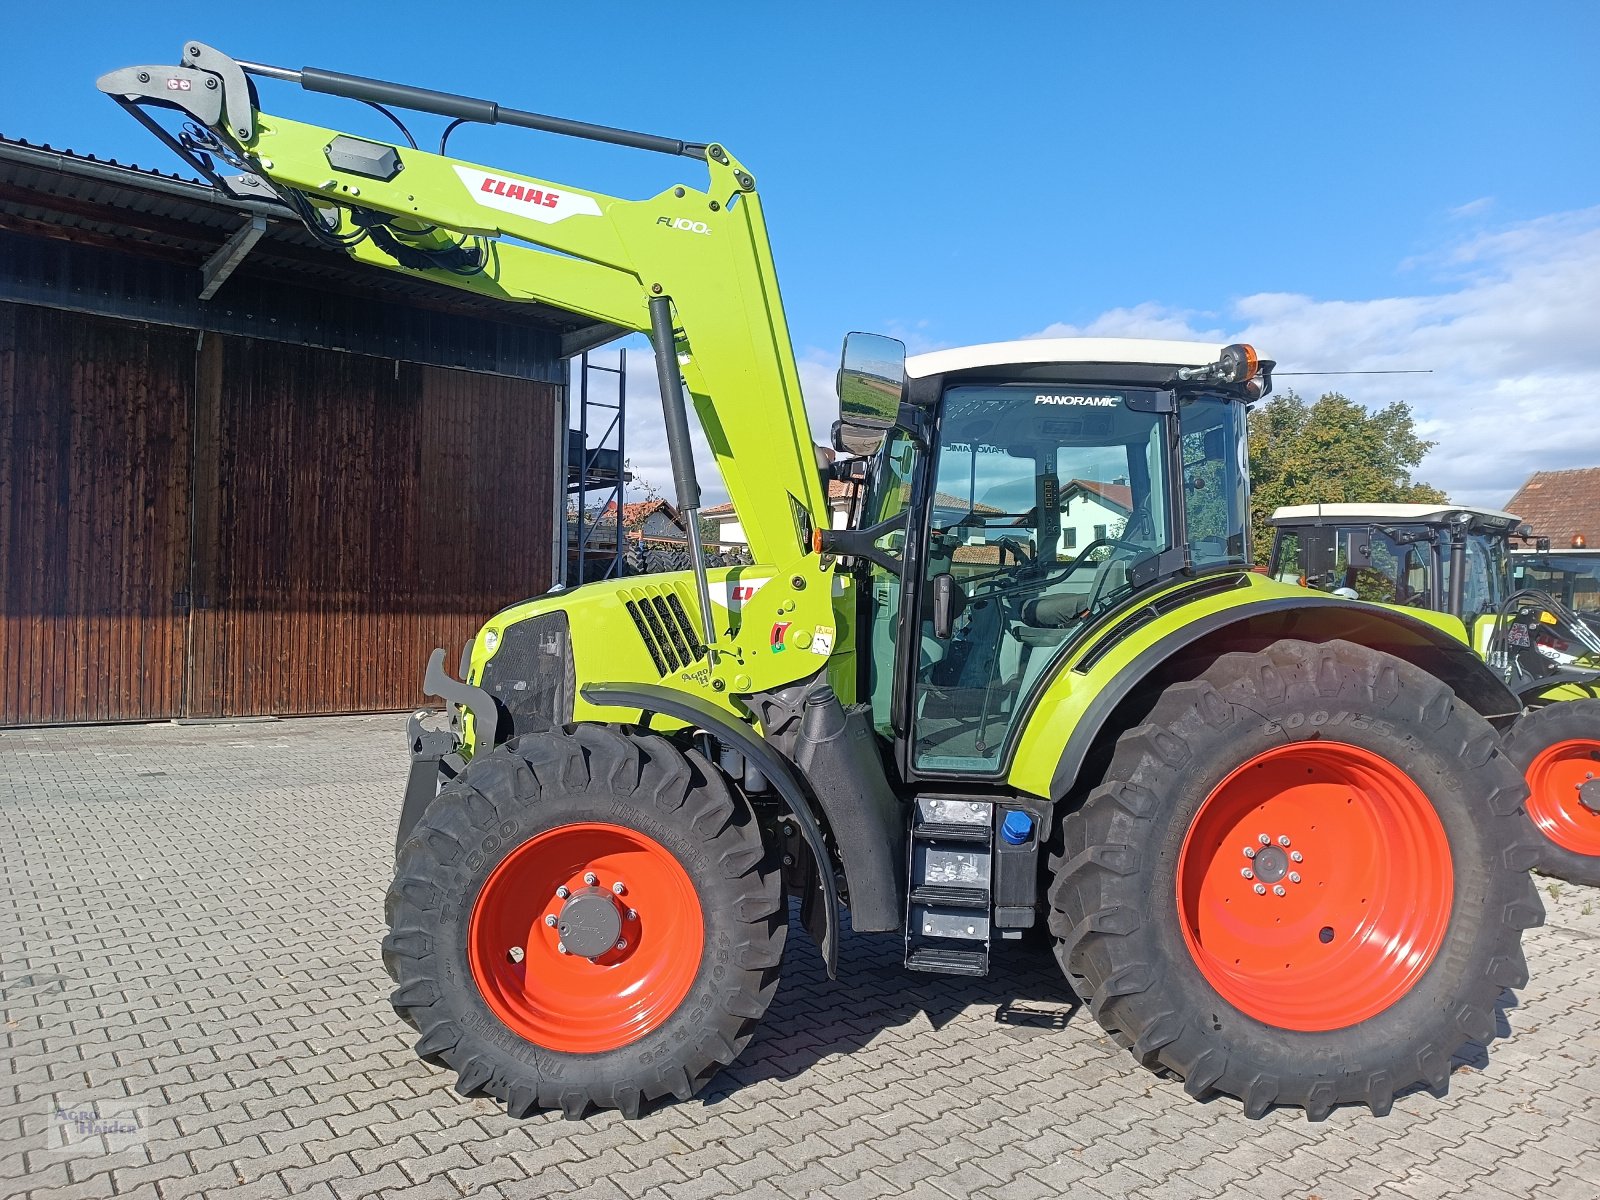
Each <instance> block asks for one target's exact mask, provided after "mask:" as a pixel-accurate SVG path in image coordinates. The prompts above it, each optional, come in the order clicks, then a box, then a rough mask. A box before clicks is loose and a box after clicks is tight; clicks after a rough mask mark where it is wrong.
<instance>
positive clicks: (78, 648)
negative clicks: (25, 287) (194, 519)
mask: <svg viewBox="0 0 1600 1200" xmlns="http://www.w3.org/2000/svg"><path fill="white" fill-rule="evenodd" d="M194 344H195V335H194V334H193V333H186V332H182V331H178V330H170V329H165V328H162V327H158V326H151V325H144V324H139V323H136V322H130V321H115V320H109V319H105V318H101V317H91V316H84V315H81V314H78V313H71V312H63V311H60V310H57V309H50V308H39V307H35V306H32V305H20V304H10V303H0V724H8V725H29V724H41V723H46V722H72V721H108V720H110V721H125V720H143V719H159V718H164V717H170V716H173V715H175V714H176V713H177V712H178V711H179V710H180V707H181V705H182V695H183V672H184V658H185V641H186V634H187V617H186V615H185V603H186V597H185V596H184V592H185V591H186V589H187V587H188V573H189V567H188V564H189V518H188V502H189V464H190V441H191V430H190V423H189V420H190V412H191V405H192V400H193V391H194Z"/></svg>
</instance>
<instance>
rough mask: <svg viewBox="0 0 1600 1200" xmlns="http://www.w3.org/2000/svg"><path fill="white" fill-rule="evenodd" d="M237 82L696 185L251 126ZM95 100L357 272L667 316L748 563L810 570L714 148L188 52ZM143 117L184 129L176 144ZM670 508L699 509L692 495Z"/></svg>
mask: <svg viewBox="0 0 1600 1200" xmlns="http://www.w3.org/2000/svg"><path fill="white" fill-rule="evenodd" d="M251 76H257V77H260V76H266V77H273V78H277V79H281V80H285V81H288V82H296V83H299V84H300V85H301V86H302V87H305V88H306V89H307V90H310V91H318V92H324V93H329V94H335V95H342V96H347V97H350V98H353V99H357V100H366V101H368V102H369V103H383V104H387V105H393V106H399V107H406V108H412V109H416V110H418V111H426V112H433V113H440V114H443V115H446V116H453V117H455V118H457V119H458V120H470V121H482V122H485V123H492V124H493V123H498V124H517V125H521V126H525V127H530V128H535V129H542V130H545V131H548V132H554V133H559V134H567V135H570V136H576V137H583V138H589V139H591V140H599V141H607V142H613V143H617V144H621V145H627V146H632V147H635V148H639V149H645V150H656V151H662V152H666V153H673V154H679V155H682V156H684V157H689V158H696V159H703V160H704V162H705V165H706V167H707V170H708V176H709V178H708V181H707V183H706V185H705V186H704V187H703V188H698V189H697V188H694V187H691V186H689V185H687V184H679V185H676V186H673V187H670V188H668V189H667V190H666V191H664V192H662V193H660V194H659V195H657V196H654V197H651V198H650V199H646V200H625V199H620V198H618V197H614V196H608V195H604V194H602V193H599V192H594V191H589V190H586V189H583V188H578V187H570V186H568V185H566V184H562V183H557V182H553V181H549V180H545V179H541V178H538V177H536V176H532V175H529V174H525V173H522V172H516V171H510V170H506V169H502V168H498V167H490V166H484V165H480V164H475V163H470V162H465V161H463V160H460V159H456V158H452V157H450V156H449V155H446V154H436V153H431V152H429V151H425V150H420V149H417V148H415V147H413V146H410V145H407V144H395V143H390V142H384V141H381V140H377V139H372V138H368V137H364V136H363V137H356V136H354V135H350V134H345V133H341V132H340V131H338V130H333V129H326V128H322V127H320V126H316V125H308V124H305V123H302V122H299V121H294V120H290V119H287V118H284V117H280V116H277V115H275V114H273V113H269V112H265V111H263V110H262V109H261V108H260V107H259V105H258V102H257V94H256V89H255V87H254V86H253V84H252V82H251V78H250V77H251ZM99 87H100V89H101V90H102V91H104V92H106V93H108V94H110V95H111V96H113V97H114V98H116V99H117V100H118V101H119V102H120V103H122V104H123V105H124V106H125V107H127V108H128V109H130V111H132V112H133V113H134V115H135V116H137V117H139V119H140V120H141V121H143V123H145V124H146V125H147V126H149V127H150V128H151V129H152V130H153V131H154V132H156V133H157V134H158V135H159V136H162V137H163V140H165V141H167V143H168V144H169V145H170V146H172V147H173V148H174V149H175V150H177V151H178V152H179V153H180V154H183V155H184V156H185V157H186V158H188V159H189V160H190V162H191V163H193V164H194V165H195V166H196V168H197V169H199V170H201V171H202V172H204V173H206V174H208V175H210V176H211V177H212V178H213V179H214V180H216V181H217V182H219V183H222V184H224V185H225V181H224V180H223V179H222V178H221V176H220V174H219V173H218V170H217V168H216V165H215V162H216V161H217V160H220V161H221V162H225V163H229V164H231V165H233V166H235V167H237V168H239V169H242V170H245V171H248V172H250V173H253V174H256V175H258V176H260V177H261V178H262V179H263V180H265V181H267V182H268V183H269V184H270V185H271V186H272V187H273V189H274V190H275V191H276V192H277V193H278V195H279V197H280V198H281V199H282V200H283V201H284V203H285V205H286V208H287V210H288V212H286V215H289V214H290V213H292V214H293V215H294V216H297V217H298V218H300V219H302V220H303V221H305V223H306V224H307V226H308V227H309V228H311V230H312V232H313V233H314V234H315V235H316V236H317V237H318V238H319V240H321V241H323V242H325V243H326V244H329V245H331V246H334V247H336V248H339V249H342V250H344V251H345V252H346V253H348V254H349V255H350V256H351V257H352V258H355V259H357V260H359V261H361V262H365V263H370V264H371V265H373V266H378V267H383V268H385V269H387V270H393V271H397V272H401V273H403V274H407V275H411V276H422V277H426V278H429V279H432V280H434V281H436V282H438V283H442V284H445V285H447V286H450V287H454V288H460V289H463V290H466V291H471V292H476V293H479V294H482V295H487V296H493V297H496V298H499V299H503V300H509V301H524V302H539V303H543V304H547V305H550V306H553V307H556V308H561V309H564V310H566V311H568V312H572V313H576V314H580V315H582V316H585V317H589V318H592V319H594V320H597V321H604V322H608V323H611V324H614V325H617V326H619V327H622V328H624V329H630V330H634V331H637V332H641V333H646V334H650V333H652V314H651V301H652V300H654V301H656V303H657V306H659V305H660V301H661V300H662V299H663V298H664V299H666V300H669V301H670V305H671V308H670V312H671V324H672V326H673V338H674V341H675V346H674V347H671V348H670V350H672V351H675V353H676V357H677V363H678V368H679V370H680V371H681V374H682V376H683V379H684V382H685V383H687V385H688V388H689V392H690V396H691V398H692V400H693V404H694V407H695V412H696V414H697V416H698V417H699V420H700V423H701V427H702V428H703V430H704V432H705V435H706V439H707V442H708V443H709V445H710V447H711V451H712V453H713V455H714V456H715V458H716V461H717V466H718V468H719V469H720V470H721V472H722V476H723V479H724V481H725V482H726V484H727V487H728V491H729V494H730V496H731V498H732V500H733V502H734V505H735V507H736V509H737V511H738V513H739V518H740V520H741V522H742V523H743V525H744V529H745V531H746V535H747V537H748V540H749V543H750V547H751V551H752V553H753V554H754V555H755V556H756V559H757V561H764V562H770V563H774V564H778V565H782V564H786V563H790V562H793V561H794V560H796V559H798V558H800V557H803V556H804V555H805V554H807V553H808V552H809V551H810V541H811V536H810V534H811V530H812V529H826V528H827V527H828V525H829V519H828V508H827V499H826V496H825V494H824V492H823V489H822V484H821V479H820V477H819V474H818V471H817V465H816V459H815V452H814V450H813V448H812V443H811V435H810V426H809V424H808V422H807V419H806V411H805V402H804V400H803V398H802V396H801V392H800V379H799V372H798V370H797V369H796V366H795V361H794V352H793V349H792V346H791V343H790V340H789V330H788V325H787V323H786V321H785V318H784V312H783V305H782V302H781V299H780V297H779V294H778V283H777V275H776V271H775V269H774V267H773V262H772V252H771V247H770V244H769V242H768V237H767V229H766V222H765V220H764V218H763V215H762V211H761V200H760V197H759V195H758V194H757V193H756V186H755V180H754V178H753V176H752V175H751V174H750V173H749V172H748V171H746V170H745V169H744V167H743V166H742V165H741V164H740V163H738V162H737V161H736V160H735V159H734V158H733V156H732V155H731V154H728V153H727V152H726V151H725V150H724V149H723V148H722V147H721V146H718V145H715V144H712V145H708V146H702V145H699V144H697V143H685V142H676V141H672V140H670V139H666V138H658V137H653V136H651V135H646V134H634V133H630V132H628V131H623V130H612V129H607V128H605V127H600V126H592V125H585V124H581V123H578V122H573V121H567V120H564V119H561V118H553V117H541V116H539V115H537V114H531V113H522V112H519V111H517V110H512V109H504V108H501V107H500V106H498V105H496V104H493V103H492V102H488V101H482V100H474V99H470V98H467V97H461V96H453V95H448V94H445V93H440V92H432V91H426V90H424V89H419V88H411V87H406V86H403V85H398V84H390V83H385V82H382V81H378V80H370V79H363V78H360V77H357V76H348V75H340V74H337V73H334V72H328V71H321V70H318V69H315V68H310V67H307V68H304V69H303V70H301V71H291V70H285V69H283V68H277V67H266V66H260V65H257V64H251V63H241V62H238V61H236V60H234V59H231V58H228V57H227V56H226V55H223V54H221V53H220V52H219V51H216V50H214V49H212V48H210V47H208V46H205V45H203V44H201V43H197V42H188V43H185V51H184V55H183V60H182V64H181V65H180V66H178V67H162V66H140V67H127V68H124V69H122V70H118V71H113V72H111V73H109V74H107V75H105V76H103V77H101V79H100V80H99ZM148 106H157V107H164V108H168V109H175V110H177V111H179V112H182V113H183V114H185V115H186V116H187V117H189V118H190V120H191V122H192V124H191V125H190V127H189V128H188V129H187V130H186V132H185V133H184V134H183V135H182V136H181V137H178V138H174V137H173V136H172V135H171V134H169V133H167V132H166V131H165V130H164V129H163V128H161V127H160V126H159V125H158V123H156V122H155V121H153V120H152V119H151V118H150V117H149V115H148V114H147V113H146V112H144V111H143V110H144V109H145V108H146V107H148ZM659 353H661V351H660V349H659V348H658V354H659ZM670 424H671V414H670V411H669V426H670ZM683 449H684V451H685V452H686V450H687V447H686V446H685V447H683ZM676 465H677V464H676V461H675V468H676ZM675 474H678V472H677V471H676V470H675ZM689 478H690V480H691V486H692V479H693V476H692V471H691V472H690V474H689ZM681 483H682V475H681V474H680V485H681ZM683 499H685V498H684V497H680V500H683ZM687 499H688V500H689V501H690V507H694V508H698V503H699V498H698V496H697V495H695V496H692V497H688V498H687ZM690 533H691V537H692V536H693V535H694V533H695V531H694V530H691V531H690Z"/></svg>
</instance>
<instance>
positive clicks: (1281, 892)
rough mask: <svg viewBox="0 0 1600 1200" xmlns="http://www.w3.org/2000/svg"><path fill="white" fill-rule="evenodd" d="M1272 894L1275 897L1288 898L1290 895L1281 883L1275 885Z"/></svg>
mask: <svg viewBox="0 0 1600 1200" xmlns="http://www.w3.org/2000/svg"><path fill="white" fill-rule="evenodd" d="M1272 894H1273V895H1274V896H1287V895H1288V894H1289V893H1288V891H1287V890H1286V889H1285V888H1284V886H1283V884H1281V883H1279V884H1274V885H1273V888H1272Z"/></svg>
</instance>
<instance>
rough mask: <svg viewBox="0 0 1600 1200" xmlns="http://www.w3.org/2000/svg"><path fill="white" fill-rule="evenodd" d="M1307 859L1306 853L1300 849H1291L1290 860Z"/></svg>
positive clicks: (1301, 860) (1302, 860)
mask: <svg viewBox="0 0 1600 1200" xmlns="http://www.w3.org/2000/svg"><path fill="white" fill-rule="evenodd" d="M1305 860H1306V856H1305V855H1304V854H1301V853H1300V851H1298V850H1291V851H1289V861H1290V862H1304V861H1305Z"/></svg>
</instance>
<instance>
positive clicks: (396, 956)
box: [383, 725, 787, 1118]
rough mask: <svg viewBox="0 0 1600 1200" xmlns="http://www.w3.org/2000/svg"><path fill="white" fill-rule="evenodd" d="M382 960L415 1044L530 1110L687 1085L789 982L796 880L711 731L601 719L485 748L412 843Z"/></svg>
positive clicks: (743, 1034) (683, 1089)
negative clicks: (790, 910) (703, 746)
mask: <svg viewBox="0 0 1600 1200" xmlns="http://www.w3.org/2000/svg"><path fill="white" fill-rule="evenodd" d="M385 908H386V915H387V917H388V922H389V935H388V937H386V938H385V939H384V944H383V957H384V964H385V966H386V967H387V968H388V970H389V974H390V976H391V977H392V978H393V979H394V981H395V983H396V984H397V985H398V986H397V987H396V989H395V991H394V994H393V996H392V998H391V999H392V1001H393V1004H394V1008H395V1011H396V1012H397V1013H398V1014H399V1015H400V1016H401V1017H402V1018H403V1019H404V1020H406V1021H407V1022H408V1023H410V1024H411V1025H412V1026H413V1027H414V1028H415V1029H417V1030H418V1032H419V1033H420V1034H421V1037H420V1039H419V1040H418V1042H417V1053H418V1054H420V1055H422V1056H423V1057H424V1058H426V1059H428V1060H429V1061H433V1062H439V1063H442V1064H443V1065H446V1066H448V1067H450V1068H451V1069H453V1070H454V1071H455V1072H456V1073H457V1076H458V1080H457V1084H456V1089H457V1090H458V1091H459V1092H461V1093H462V1094H463V1095H471V1094H475V1093H479V1092H482V1093H486V1094H488V1095H491V1096H494V1097H495V1098H497V1099H499V1100H501V1101H502V1102H504V1103H505V1105H506V1107H507V1110H508V1111H509V1112H510V1113H511V1115H512V1116H514V1117H521V1116H526V1115H528V1114H529V1113H532V1112H533V1111H535V1110H536V1109H541V1108H560V1109H561V1110H562V1111H563V1112H564V1113H565V1114H566V1115H567V1116H568V1117H573V1118H576V1117H580V1116H582V1115H583V1114H584V1113H585V1112H586V1111H587V1110H588V1109H589V1108H590V1107H591V1106H594V1107H600V1108H616V1109H620V1110H621V1111H622V1113H623V1115H624V1116H629V1117H632V1116H637V1115H638V1114H639V1112H640V1111H641V1109H642V1107H643V1106H644V1105H645V1104H647V1103H649V1102H650V1101H653V1100H655V1099H657V1098H659V1097H662V1096H666V1095H672V1096H675V1097H677V1098H679V1099H687V1098H688V1097H690V1096H691V1095H693V1094H694V1093H695V1091H697V1090H698V1089H699V1088H700V1087H701V1086H702V1085H703V1084H704V1083H705V1082H706V1081H707V1080H708V1079H710V1078H711V1076H713V1075H714V1074H715V1073H716V1072H717V1070H718V1069H720V1068H721V1067H723V1066H725V1065H727V1064H728V1063H730V1062H732V1061H733V1059H734V1058H735V1056H737V1055H738V1053H739V1051H740V1050H742V1049H743V1048H744V1046H745V1043H747V1042H748V1041H749V1040H750V1037H751V1035H752V1034H753V1033H754V1031H755V1027H756V1024H757V1022H758V1021H759V1020H760V1019H761V1016H762V1014H763V1013H764V1012H765V1011H766V1008H767V1005H768V1004H769V1003H770V1001H771V999H772V996H773V993H774V992H775V991H776V989H777V986H778V968H779V965H780V962H781V959H782V955H783V943H784V937H785V934H786V932H787V926H786V923H785V919H784V918H785V916H786V913H785V909H784V905H783V894H782V884H781V880H780V877H779V874H778V872H777V871H776V870H775V869H773V866H772V864H770V863H769V862H768V861H767V854H766V851H765V848H764V847H763V844H762V841H761V834H760V831H759V829H758V827H757V825H756V822H755V819H754V816H753V815H752V814H751V812H750V810H749V808H748V806H747V805H746V804H745V803H744V801H743V799H742V798H740V797H737V796H735V794H734V793H733V792H732V791H731V790H730V789H729V788H728V786H727V784H726V782H725V781H724V780H723V778H722V776H721V775H720V774H719V773H718V772H717V771H716V769H715V768H713V767H712V766H711V765H710V764H709V763H707V762H706V761H705V760H704V759H703V758H702V757H701V756H700V755H699V754H698V753H697V752H695V751H692V750H691V751H688V752H684V751H680V750H679V749H678V748H677V747H675V746H673V745H672V744H671V743H669V742H667V741H666V740H665V739H663V738H660V737H653V736H645V735H640V734H635V733H632V732H625V731H621V730H617V729H612V728H608V727H603V726H597V725H580V726H577V727H575V728H574V729H572V730H571V731H570V732H565V733H563V732H560V731H557V732H553V733H538V734H529V735H526V736H523V737H520V738H513V739H512V740H511V741H509V742H507V743H506V744H505V745H503V746H500V747H497V748H496V749H494V750H493V751H490V752H488V753H485V754H482V755H480V756H478V757H477V758H474V759H473V760H472V761H471V762H470V763H469V764H468V765H467V768H466V769H465V770H464V771H463V772H462V773H461V774H460V775H459V776H458V777H457V778H456V779H455V780H453V781H451V783H450V784H449V785H448V786H447V787H446V788H444V789H443V790H442V791H441V792H440V793H439V796H438V797H437V798H436V799H435V800H434V802H433V803H432V804H431V805H430V806H429V808H428V810H427V812H426V813H425V814H424V815H423V818H422V820H421V821H419V822H418V824H417V828H416V830H415V831H414V833H413V834H412V836H411V837H410V838H409V839H408V840H407V841H406V844H405V845H404V846H403V847H402V848H401V851H400V855H399V860H398V863H397V867H396V872H395V880H394V884H393V886H392V887H391V888H390V890H389V895H388V900H387V903H386V905H385Z"/></svg>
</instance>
